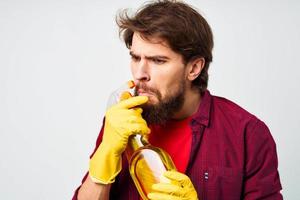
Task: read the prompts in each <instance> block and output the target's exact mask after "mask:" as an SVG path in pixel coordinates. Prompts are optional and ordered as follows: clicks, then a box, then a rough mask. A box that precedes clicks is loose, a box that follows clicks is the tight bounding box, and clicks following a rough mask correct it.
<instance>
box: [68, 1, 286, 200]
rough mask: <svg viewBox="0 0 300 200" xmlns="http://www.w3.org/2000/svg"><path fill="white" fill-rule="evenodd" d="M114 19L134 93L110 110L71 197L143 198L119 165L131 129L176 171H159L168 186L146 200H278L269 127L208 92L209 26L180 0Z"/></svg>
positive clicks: (159, 187)
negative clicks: (164, 154) (128, 62)
mask: <svg viewBox="0 0 300 200" xmlns="http://www.w3.org/2000/svg"><path fill="white" fill-rule="evenodd" d="M117 23H118V25H119V27H120V33H121V34H123V37H124V41H125V43H126V45H127V47H128V49H129V50H130V55H131V58H132V59H131V72H132V75H133V78H134V81H135V84H136V89H135V93H136V96H135V97H131V98H129V99H126V100H123V101H121V102H119V103H118V104H116V105H115V106H112V107H111V108H110V109H109V110H108V111H107V113H106V116H105V120H104V126H103V127H102V129H101V131H100V134H99V137H98V140H97V145H96V148H95V151H94V153H93V154H92V155H91V160H90V168H89V173H87V175H86V176H85V177H84V179H83V183H82V185H81V187H80V188H79V189H78V190H77V191H76V193H75V194H74V197H73V199H80V200H82V199H131V200H132V199H133V200H138V199H140V197H139V195H138V192H137V190H136V188H135V186H134V184H133V181H132V180H131V178H130V176H129V172H128V163H127V160H126V159H125V158H123V159H122V155H123V152H124V150H125V148H126V145H127V140H128V137H129V136H130V135H131V134H133V133H134V132H139V133H141V134H143V135H148V137H149V140H150V143H152V144H153V145H154V146H158V147H161V148H163V149H164V150H166V151H167V152H168V153H169V154H170V155H171V157H172V159H173V161H174V163H175V165H176V168H177V169H178V171H177V172H174V171H169V172H167V173H165V174H164V176H165V177H166V178H167V179H170V180H172V181H171V182H170V183H159V184H155V185H153V191H152V192H151V193H150V194H148V198H149V199H153V200H160V199H193V200H194V199H230V200H233V199H265V200H266V199H282V195H281V194H280V190H281V184H280V180H279V174H278V171H277V155H276V146H275V143H274V140H273V139H272V136H271V134H270V132H269V130H268V128H267V126H266V125H265V124H264V123H263V122H262V121H261V120H259V119H257V118H256V117H255V116H254V115H252V114H250V113H248V112H247V111H245V110H244V109H242V108H241V107H239V106H238V105H236V104H234V103H233V102H231V101H229V100H227V99H224V98H220V97H216V96H212V95H211V94H210V93H209V91H208V90H207V82H208V68H209V64H210V62H211V61H212V48H213V36H212V32H211V29H210V27H209V25H208V23H207V22H206V20H205V19H204V18H203V17H202V16H201V15H200V14H199V13H198V12H197V11H195V10H194V9H193V8H192V7H191V6H189V5H187V4H185V3H182V2H175V1H158V2H153V3H150V4H147V5H145V6H144V7H143V8H141V9H140V10H139V11H138V12H137V13H136V14H135V16H133V17H129V16H128V15H127V13H126V12H124V13H123V14H121V15H120V16H119V18H118V20H117ZM150 132H151V134H149V133H150ZM178 185H179V186H178Z"/></svg>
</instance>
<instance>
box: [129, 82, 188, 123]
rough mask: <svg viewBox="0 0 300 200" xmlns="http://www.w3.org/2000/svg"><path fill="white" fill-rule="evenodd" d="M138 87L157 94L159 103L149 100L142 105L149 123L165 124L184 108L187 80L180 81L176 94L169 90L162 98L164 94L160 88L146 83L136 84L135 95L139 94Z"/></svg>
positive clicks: (143, 115)
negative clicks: (152, 102) (148, 85)
mask: <svg viewBox="0 0 300 200" xmlns="http://www.w3.org/2000/svg"><path fill="white" fill-rule="evenodd" d="M138 89H143V90H144V91H146V92H151V94H153V95H155V96H156V98H157V99H158V103H156V104H151V103H149V102H147V103H146V104H143V105H142V106H140V107H141V108H142V109H143V113H142V117H143V118H144V119H145V120H146V122H147V124H148V125H151V124H157V125H164V124H165V123H166V122H167V121H168V120H170V119H171V118H172V116H173V115H174V114H175V113H176V112H178V111H179V110H180V109H181V108H182V106H183V103H184V100H185V99H184V91H185V82H184V81H183V80H181V81H180V82H179V85H178V89H177V90H176V92H175V93H174V94H171V93H168V92H167V93H166V96H165V98H162V95H161V93H160V92H159V91H158V90H156V89H154V88H149V87H146V85H145V84H143V83H141V84H139V85H136V88H135V91H134V93H135V96H137V95H138V93H137V90H138Z"/></svg>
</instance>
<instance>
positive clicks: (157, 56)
mask: <svg viewBox="0 0 300 200" xmlns="http://www.w3.org/2000/svg"><path fill="white" fill-rule="evenodd" d="M129 55H131V56H133V57H140V56H139V55H137V54H135V53H133V51H130V52H129ZM145 58H146V59H147V60H151V59H162V60H170V58H169V57H167V56H161V55H154V56H145Z"/></svg>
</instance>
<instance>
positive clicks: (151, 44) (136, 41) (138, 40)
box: [130, 32, 181, 58]
mask: <svg viewBox="0 0 300 200" xmlns="http://www.w3.org/2000/svg"><path fill="white" fill-rule="evenodd" d="M130 51H132V52H133V53H135V54H138V55H144V56H153V55H162V56H167V57H171V58H172V57H181V55H180V54H178V53H176V52H174V51H173V50H172V49H171V48H170V46H169V45H168V43H167V41H166V40H164V39H161V38H154V37H152V38H147V39H146V38H143V37H142V36H141V34H140V33H138V32H134V34H133V37H132V45H131V48H130Z"/></svg>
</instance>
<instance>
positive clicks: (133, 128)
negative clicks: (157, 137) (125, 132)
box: [128, 123, 150, 135]
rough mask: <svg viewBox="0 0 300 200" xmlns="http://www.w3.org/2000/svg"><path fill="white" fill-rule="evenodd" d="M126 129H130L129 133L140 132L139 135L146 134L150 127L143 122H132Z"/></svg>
mask: <svg viewBox="0 0 300 200" xmlns="http://www.w3.org/2000/svg"><path fill="white" fill-rule="evenodd" d="M128 129H129V130H130V132H131V134H137V133H138V134H141V135H147V134H149V133H150V129H149V128H148V126H147V125H145V124H143V123H134V124H129V125H128Z"/></svg>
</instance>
